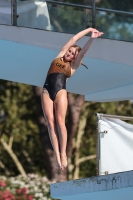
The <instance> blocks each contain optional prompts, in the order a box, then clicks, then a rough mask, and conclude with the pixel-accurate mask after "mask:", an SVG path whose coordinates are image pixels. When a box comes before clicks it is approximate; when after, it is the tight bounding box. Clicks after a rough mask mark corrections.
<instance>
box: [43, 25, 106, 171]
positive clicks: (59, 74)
mask: <svg viewBox="0 0 133 200" xmlns="http://www.w3.org/2000/svg"><path fill="white" fill-rule="evenodd" d="M89 32H91V37H90V39H89V40H88V42H87V43H86V44H85V45H84V47H83V48H82V49H81V48H80V47H79V46H77V45H75V43H76V42H77V41H78V40H79V39H81V38H82V37H83V36H85V35H86V34H88V33H89ZM102 34H103V33H102V32H99V31H98V30H96V29H93V28H87V29H85V30H83V31H81V32H79V33H77V34H76V35H74V36H73V37H72V38H71V39H70V40H69V41H68V42H67V43H66V44H65V45H64V46H63V48H62V49H61V51H60V52H59V54H58V55H57V57H56V58H55V59H54V60H53V62H52V63H51V66H50V68H49V71H48V74H47V77H46V81H45V84H44V86H43V93H42V107H43V112H44V116H45V118H46V121H47V127H48V132H49V136H50V140H51V143H52V146H53V149H54V152H55V155H56V159H57V164H58V167H59V168H60V169H61V170H63V169H64V168H65V167H67V156H66V145H67V130H66V126H65V116H66V111H67V104H68V103H67V91H66V80H67V78H70V77H71V76H72V75H73V74H74V73H75V71H76V70H77V68H78V67H79V66H80V64H81V61H82V59H83V57H84V55H85V53H86V52H87V51H88V49H89V48H90V46H91V44H92V41H93V39H94V38H98V37H100V36H101V35H102Z"/></svg>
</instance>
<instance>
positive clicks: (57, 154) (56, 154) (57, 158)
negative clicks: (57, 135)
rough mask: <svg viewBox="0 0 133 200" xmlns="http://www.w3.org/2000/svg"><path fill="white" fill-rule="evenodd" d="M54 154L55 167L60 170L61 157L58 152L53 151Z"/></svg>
mask: <svg viewBox="0 0 133 200" xmlns="http://www.w3.org/2000/svg"><path fill="white" fill-rule="evenodd" d="M55 156H56V161H57V167H58V168H59V169H61V170H63V167H62V164H61V159H60V153H59V152H55Z"/></svg>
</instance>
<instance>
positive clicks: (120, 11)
mask: <svg viewBox="0 0 133 200" xmlns="http://www.w3.org/2000/svg"><path fill="white" fill-rule="evenodd" d="M46 2H49V3H54V4H58V5H65V6H72V7H77V8H85V9H92V6H86V5H81V4H73V3H64V2H60V1H52V0H46ZM96 10H99V11H105V12H112V13H116V14H124V15H129V16H133V12H125V11H122V10H113V9H107V8H99V7H96Z"/></svg>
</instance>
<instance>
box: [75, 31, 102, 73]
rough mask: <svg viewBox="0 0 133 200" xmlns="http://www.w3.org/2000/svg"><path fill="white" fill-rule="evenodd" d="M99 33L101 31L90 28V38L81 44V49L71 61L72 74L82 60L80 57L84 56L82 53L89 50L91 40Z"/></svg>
mask: <svg viewBox="0 0 133 200" xmlns="http://www.w3.org/2000/svg"><path fill="white" fill-rule="evenodd" d="M101 35H103V32H99V31H98V30H96V29H92V34H91V37H90V39H89V40H88V42H87V43H86V44H85V45H84V46H83V48H82V50H81V51H80V52H79V53H78V56H77V57H76V59H75V61H74V62H73V63H72V74H74V72H75V70H76V69H77V68H78V67H79V65H80V64H81V62H82V59H83V57H84V55H85V54H86V52H87V51H88V50H89V48H90V46H91V44H92V42H93V40H94V39H95V38H98V37H100V36H101Z"/></svg>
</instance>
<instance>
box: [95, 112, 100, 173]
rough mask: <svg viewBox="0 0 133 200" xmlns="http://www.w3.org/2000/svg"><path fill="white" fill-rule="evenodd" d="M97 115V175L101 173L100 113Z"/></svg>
mask: <svg viewBox="0 0 133 200" xmlns="http://www.w3.org/2000/svg"><path fill="white" fill-rule="evenodd" d="M96 116H97V130H96V132H97V133H96V175H97V176H98V175H99V160H100V134H99V133H100V124H99V114H98V113H97V114H96Z"/></svg>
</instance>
